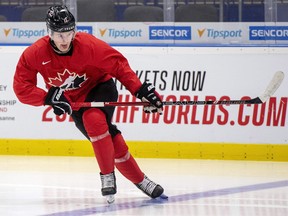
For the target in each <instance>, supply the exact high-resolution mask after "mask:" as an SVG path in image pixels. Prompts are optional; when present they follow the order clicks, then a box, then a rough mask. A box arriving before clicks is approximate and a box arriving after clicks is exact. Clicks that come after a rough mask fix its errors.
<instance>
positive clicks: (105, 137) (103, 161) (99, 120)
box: [83, 109, 114, 174]
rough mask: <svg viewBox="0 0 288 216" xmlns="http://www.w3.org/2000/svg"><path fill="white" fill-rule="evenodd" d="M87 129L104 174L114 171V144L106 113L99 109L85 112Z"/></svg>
mask: <svg viewBox="0 0 288 216" xmlns="http://www.w3.org/2000/svg"><path fill="white" fill-rule="evenodd" d="M83 123H84V126H85V129H86V131H87V134H88V136H89V137H90V141H91V142H92V146H93V150H94V153H95V156H96V159H97V162H98V165H99V168H100V171H101V173H102V174H108V173H111V172H113V171H114V146H113V142H112V138H111V136H110V133H109V131H108V125H107V122H106V116H105V114H104V113H103V112H102V111H101V110H99V109H89V110H87V111H85V112H84V114H83Z"/></svg>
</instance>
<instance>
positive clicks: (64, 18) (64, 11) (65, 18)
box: [46, 5, 76, 32]
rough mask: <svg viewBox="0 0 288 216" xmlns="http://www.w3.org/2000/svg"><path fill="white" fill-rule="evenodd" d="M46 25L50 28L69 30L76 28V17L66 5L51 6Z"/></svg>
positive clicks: (56, 30) (57, 30) (61, 30)
mask: <svg viewBox="0 0 288 216" xmlns="http://www.w3.org/2000/svg"><path fill="white" fill-rule="evenodd" d="M46 25H47V28H48V30H52V31H55V32H67V31H72V30H75V26H76V24H75V18H74V16H73V14H72V13H71V12H70V11H69V10H68V8H67V7H66V6H63V5H57V6H51V7H50V8H49V9H48V11H47V16H46Z"/></svg>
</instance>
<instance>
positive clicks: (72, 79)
mask: <svg viewBox="0 0 288 216" xmlns="http://www.w3.org/2000/svg"><path fill="white" fill-rule="evenodd" d="M48 79H49V82H48V84H49V85H51V86H58V87H61V88H62V89H65V90H72V89H77V88H79V87H81V85H82V84H83V83H84V82H85V81H86V80H87V78H86V74H83V75H81V76H79V75H78V74H76V73H75V72H70V71H69V70H67V69H65V70H64V71H63V73H60V72H58V73H57V77H55V78H51V77H49V78H48Z"/></svg>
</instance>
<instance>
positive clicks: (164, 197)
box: [159, 194, 168, 199]
mask: <svg viewBox="0 0 288 216" xmlns="http://www.w3.org/2000/svg"><path fill="white" fill-rule="evenodd" d="M159 198H160V199H168V196H167V195H165V194H161V195H160V196H159Z"/></svg>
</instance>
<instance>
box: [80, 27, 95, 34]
mask: <svg viewBox="0 0 288 216" xmlns="http://www.w3.org/2000/svg"><path fill="white" fill-rule="evenodd" d="M77 32H85V33H88V34H93V28H92V26H77Z"/></svg>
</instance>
